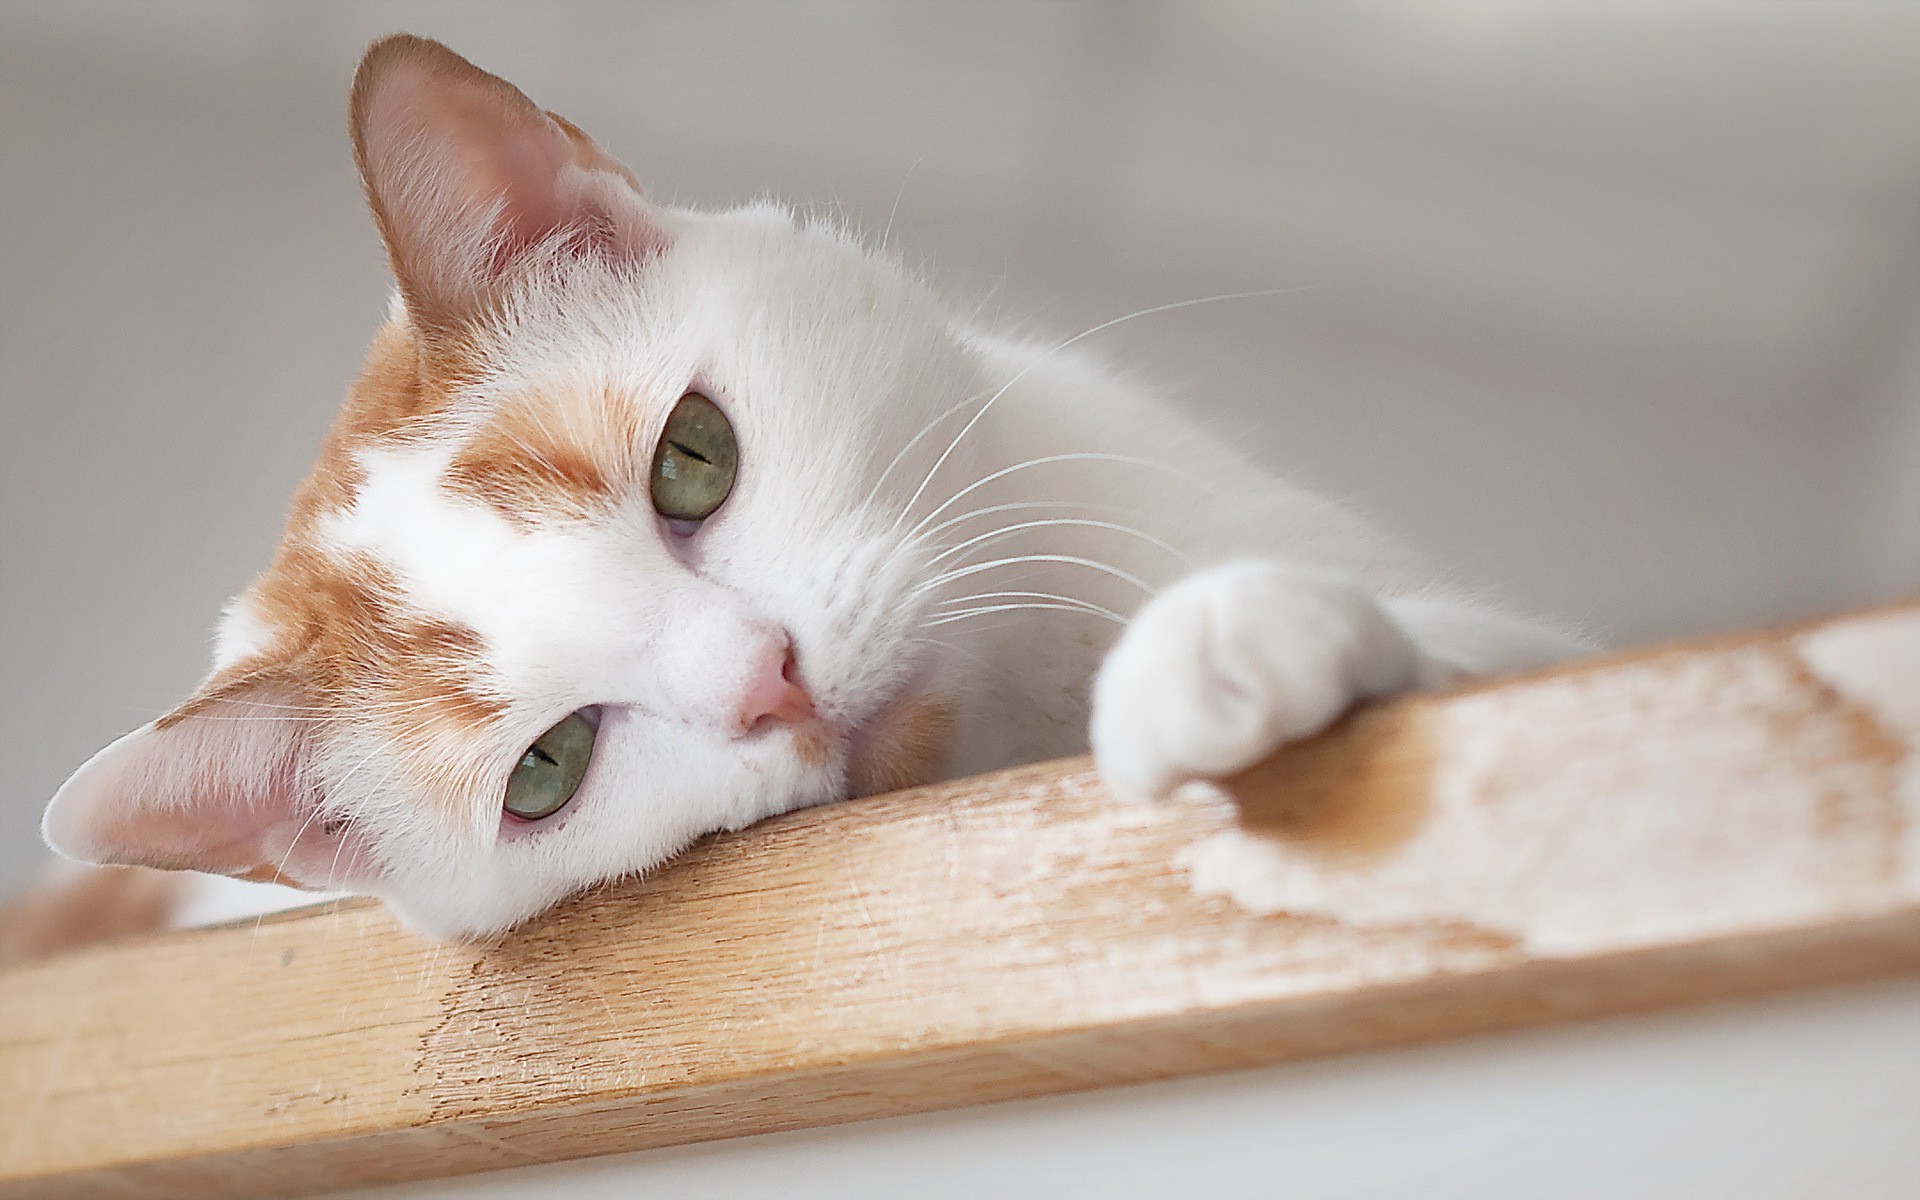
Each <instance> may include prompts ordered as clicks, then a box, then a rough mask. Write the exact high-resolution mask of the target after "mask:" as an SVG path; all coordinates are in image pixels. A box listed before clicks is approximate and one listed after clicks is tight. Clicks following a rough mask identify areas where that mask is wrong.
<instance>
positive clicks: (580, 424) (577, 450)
mask: <svg viewBox="0 0 1920 1200" xmlns="http://www.w3.org/2000/svg"><path fill="white" fill-rule="evenodd" d="M645 432H646V431H645V429H644V427H643V416H642V413H641V412H640V408H639V406H638V405H637V404H635V403H633V402H631V401H629V400H626V399H623V398H621V397H618V396H610V395H601V394H594V393H589V392H581V393H549V394H541V395H535V396H533V397H530V398H527V399H525V400H522V401H518V402H516V403H513V404H510V405H508V406H506V407H505V408H503V409H502V410H501V411H500V412H499V413H497V414H495V416H494V417H493V419H492V420H491V421H489V422H488V424H487V426H486V428H484V429H482V430H481V431H480V432H479V433H478V434H477V435H475V436H474V438H473V439H472V440H471V441H469V442H468V443H467V444H466V445H465V446H464V447H463V448H462V449H461V451H460V453H459V455H458V456H457V457H456V458H455V459H454V460H453V463H452V465H451V466H449V467H448V469H447V475H446V486H447V488H448V489H449V490H451V491H453V492H454V493H456V494H459V495H465V496H469V497H471V498H473V499H476V500H479V501H481V502H482V503H485V504H487V505H489V506H491V507H492V508H493V509H494V510H495V511H496V512H498V513H499V514H500V515H501V516H503V517H506V518H507V519H508V520H510V521H514V522H516V523H525V522H527V521H529V520H532V519H535V518H538V517H540V516H556V517H571V518H586V517H590V516H593V515H596V514H598V513H603V512H605V511H607V509H609V508H610V507H611V506H612V505H613V504H614V503H616V502H617V501H618V500H619V499H620V498H621V497H622V496H623V495H625V494H627V493H628V492H630V491H633V490H636V489H638V488H641V487H644V486H645V484H646V479H647V471H648V469H649V466H650V463H649V462H648V460H647V458H646V457H645V456H644V455H643V454H642V452H641V439H642V438H643V437H644V435H645Z"/></svg>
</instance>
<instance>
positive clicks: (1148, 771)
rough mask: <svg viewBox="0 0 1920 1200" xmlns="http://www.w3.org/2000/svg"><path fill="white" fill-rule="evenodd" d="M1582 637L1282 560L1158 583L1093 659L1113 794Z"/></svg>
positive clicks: (1160, 790)
mask: <svg viewBox="0 0 1920 1200" xmlns="http://www.w3.org/2000/svg"><path fill="white" fill-rule="evenodd" d="M1580 648H1581V647H1580V644H1579V642H1578V641H1577V640H1576V639H1574V638H1571V637H1569V636H1566V635H1563V634H1560V633H1558V632H1556V631H1553V630H1549V629H1545V628H1543V627H1540V626H1536V625H1533V624H1530V623H1527V622H1524V621H1521V620H1518V619H1515V618H1512V617H1508V616H1506V615H1504V614H1501V613H1498V612H1495V611H1492V610H1489V609H1487V608H1484V607H1481V606H1477V605H1474V604H1472V603H1470V602H1465V601H1460V600H1454V599H1442V598H1428V597H1386V598H1382V597H1378V596H1375V595H1374V594H1372V593H1371V592H1369V591H1368V590H1366V589H1365V588H1363V587H1362V586H1361V585H1360V584H1359V583H1357V582H1356V581H1354V580H1353V579H1351V578H1350V577H1348V576H1345V575H1341V574H1338V573H1335V572H1329V571H1323V570H1318V569H1314V568H1307V567H1299V566H1292V565H1287V564H1284V563H1276V562H1236V563H1229V564H1226V565H1223V566H1218V567H1213V568H1210V569H1208V570H1204V571H1201V572H1198V573H1196V574H1194V575H1191V576H1189V577H1187V578H1186V579H1184V580H1182V581H1180V582H1179V583H1177V584H1175V585H1174V586H1173V587H1171V588H1169V589H1168V590H1166V591H1165V592H1162V593H1160V594H1159V595H1158V596H1156V597H1154V598H1153V599H1152V600H1151V601H1149V602H1148V603H1147V604H1146V606H1145V607H1143V608H1142V609H1141V610H1140V612H1139V614H1138V615H1137V616H1135V617H1134V619H1133V621H1132V622H1131V623H1130V624H1129V625H1128V626H1127V629H1126V631H1125V632H1124V633H1123V634H1122V635H1121V637H1120V641H1119V643H1118V644H1117V645H1116V646H1115V647H1114V648H1113V650H1112V651H1111V652H1110V653H1109V654H1108V656H1107V658H1106V661H1105V662H1104V663H1103V664H1102V666H1101V668H1100V672H1099V675H1098V677H1097V679H1096V681H1095V684H1094V691H1093V721H1092V730H1091V740H1092V744H1093V754H1094V759H1095V761H1096V763H1097V764H1098V766H1099V769H1100V773H1101V775H1102V776H1103V777H1104V778H1105V779H1106V781H1107V783H1108V784H1109V785H1110V786H1112V787H1113V788H1115V789H1116V790H1118V791H1120V792H1123V793H1127V794H1131V795H1136V796H1160V795H1163V794H1165V793H1166V792H1168V791H1170V790H1171V789H1172V788H1174V787H1175V786H1177V785H1179V784H1181V783H1183V782H1186V781H1187V780H1190V779H1210V778H1219V777H1221V776H1225V775H1230V774H1232V773H1233V772H1235V771H1238V770H1241V769H1243V768H1245V767H1249V766H1251V765H1253V764H1254V763H1256V762H1258V761H1259V760H1261V759H1262V758H1265V757H1266V756H1267V755H1269V754H1271V753H1272V752H1273V751H1275V750H1277V749H1279V748H1280V747H1281V746H1284V745H1286V744H1287V743H1289V742H1294V741H1298V740H1299V739H1301V738H1305V737H1309V736H1311V735H1313V734H1315V733H1318V732H1320V731H1321V730H1322V729H1325V728H1326V727H1327V726H1328V725H1330V724H1332V723H1333V721H1334V720H1335V719H1336V718H1338V717H1339V716H1340V715H1341V714H1342V713H1344V712H1345V711H1346V710H1347V709H1348V708H1349V707H1351V706H1352V705H1353V704H1354V703H1355V702H1356V701H1358V700H1362V699H1366V698H1367V697H1371V696H1384V695H1391V694H1394V693H1397V692H1404V691H1412V690H1418V689H1423V688H1431V687H1438V686H1442V685H1444V684H1447V683H1450V682H1454V681H1456V680H1459V679H1463V678H1468V677H1471V676H1474V675H1481V674H1491V673H1498V672H1502V671H1510V670H1518V669H1522V668H1525V667H1529V666H1538V665H1543V664H1546V663H1549V662H1553V661H1556V660H1557V659H1560V658H1563V657H1566V656H1567V655H1569V654H1572V653H1575V652H1577V651H1578V650H1579V649H1580Z"/></svg>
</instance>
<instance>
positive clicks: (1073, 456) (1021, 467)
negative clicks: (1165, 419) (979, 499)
mask: <svg viewBox="0 0 1920 1200" xmlns="http://www.w3.org/2000/svg"><path fill="white" fill-rule="evenodd" d="M1061 462H1113V463H1124V464H1126V465H1128V466H1134V467H1147V468H1150V469H1152V470H1156V471H1165V472H1167V473H1169V474H1171V475H1178V476H1181V477H1183V478H1194V476H1193V475H1192V474H1191V473H1190V472H1188V471H1185V470H1183V469H1181V468H1179V467H1176V466H1173V465H1172V464H1171V463H1162V462H1155V461H1154V460H1152V459H1150V458H1136V457H1134V456H1133V455H1131V454H1108V453H1105V452H1104V451H1092V450H1082V451H1075V452H1073V453H1070V454H1047V455H1042V456H1041V457H1039V458H1029V459H1027V460H1025V461H1023V462H1017V463H1014V464H1013V465H1012V466H1010V467H1001V468H1000V469H999V470H998V471H995V472H993V473H992V474H990V475H988V476H986V477H985V478H982V479H977V480H975V481H974V482H973V483H970V484H968V485H967V486H966V487H963V488H961V489H960V490H959V491H957V492H955V493H954V494H953V495H951V496H949V497H948V498H947V500H946V502H945V503H944V504H942V505H941V506H940V507H939V508H936V509H934V510H933V511H932V512H930V513H928V514H927V515H926V516H925V517H924V518H922V519H921V521H920V523H919V524H918V525H915V526H914V527H913V528H912V529H910V530H908V531H907V537H908V539H909V540H913V539H916V538H918V537H919V535H920V531H921V530H922V529H924V528H925V527H926V524H927V522H928V521H931V520H933V519H934V518H935V517H937V516H939V515H940V514H941V513H943V512H945V511H947V509H949V508H951V507H953V506H954V505H955V504H956V503H958V502H959V501H960V500H962V499H964V498H965V497H967V496H968V495H971V494H972V493H973V492H976V491H978V490H980V489H981V488H983V487H985V486H987V485H988V484H990V483H992V482H993V481H994V480H996V479H999V478H1002V477H1003V476H1007V475H1011V474H1013V473H1014V472H1015V471H1025V470H1028V469H1030V468H1032V467H1044V466H1047V465H1049V464H1051V463H1061Z"/></svg>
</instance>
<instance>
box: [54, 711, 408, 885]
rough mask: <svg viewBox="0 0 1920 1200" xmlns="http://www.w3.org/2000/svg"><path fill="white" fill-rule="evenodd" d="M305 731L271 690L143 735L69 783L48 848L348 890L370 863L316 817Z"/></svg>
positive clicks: (345, 833) (98, 858)
mask: <svg viewBox="0 0 1920 1200" xmlns="http://www.w3.org/2000/svg"><path fill="white" fill-rule="evenodd" d="M310 733H311V722H310V720H309V719H308V718H307V717H305V716H304V715H300V710H299V709H298V707H297V706H296V704H295V702H294V701H293V700H292V699H291V694H290V693H286V692H283V691H282V690H281V689H278V688H271V687H268V686H265V685H261V686H257V687H254V688H250V689H248V690H247V691H246V692H245V693H244V694H242V695H240V696H236V697H226V698H222V699H218V700H214V701H212V702H210V703H207V704H205V705H204V706H203V707H201V708H199V709H198V710H196V711H194V712H193V713H192V714H191V715H189V716H185V717H182V718H179V719H178V720H176V721H173V722H171V723H162V722H155V723H154V724H150V725H146V726H143V727H142V728H140V729H137V730H135V731H134V732H132V733H130V734H128V735H127V736H125V737H123V738H121V739H120V740H119V741H117V742H115V743H113V744H112V745H111V746H108V747H107V748H106V749H104V750H102V751H100V753H98V754H96V755H94V756H93V757H92V758H91V759H89V760H87V762H86V763H85V765H83V766H82V767H81V768H80V769H79V770H78V771H76V772H74V774H73V777H72V778H71V779H69V780H67V782H66V784H65V786H63V787H62V788H61V789H60V791H59V792H58V793H57V794H56V795H55V796H54V798H53V801H52V803H51V804H49V805H48V806H47V814H46V818H45V820H44V822H43V826H42V828H43V830H44V832H45V834H46V838H47V842H48V844H49V845H51V846H52V847H53V848H54V849H55V850H57V851H59V852H60V853H62V854H65V855H67V856H68V857H69V858H77V859H80V860H82V861H84V862H95V863H124V864H128V865H132V866H148V867H159V868H163V869H168V870H192V871H208V872H212V873H214V874H219V875H240V876H245V877H248V878H255V879H269V878H277V879H278V880H279V881H280V882H288V883H294V884H298V885H304V886H308V887H319V888H329V887H339V886H343V885H345V884H346V883H348V882H350V881H352V880H353V879H355V878H357V877H363V876H364V875H365V873H366V872H367V870H368V867H369V863H370V857H369V856H368V854H367V853H366V846H365V844H364V840H363V839H362V838H361V836H360V835H359V834H358V832H357V831H355V830H354V829H353V828H352V827H351V826H350V825H345V824H341V823H339V822H334V821H330V820H328V819H326V817H325V816H324V815H323V814H322V812H321V809H320V799H319V794H318V790H317V788H316V787H315V785H314V783H313V780H312V777H311V771H310V756H309V749H308V740H309V736H310Z"/></svg>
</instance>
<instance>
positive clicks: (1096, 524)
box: [928, 517, 1193, 568]
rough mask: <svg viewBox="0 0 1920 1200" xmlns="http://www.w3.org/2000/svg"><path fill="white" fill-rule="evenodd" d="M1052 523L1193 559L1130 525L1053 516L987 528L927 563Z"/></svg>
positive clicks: (1186, 560)
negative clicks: (1117, 536) (1131, 539)
mask: <svg viewBox="0 0 1920 1200" xmlns="http://www.w3.org/2000/svg"><path fill="white" fill-rule="evenodd" d="M1054 525H1078V526H1082V527H1085V528H1090V529H1110V530H1113V531H1114V532H1115V533H1125V534H1131V535H1132V536H1134V537H1137V538H1139V539H1140V540H1141V541H1143V542H1146V543H1147V544H1148V545H1151V546H1155V547H1158V548H1159V549H1161V550H1165V551H1166V552H1167V553H1168V554H1171V555H1173V556H1174V557H1175V558H1177V559H1179V560H1180V562H1181V563H1182V564H1183V565H1185V566H1187V567H1188V568H1191V567H1192V566H1193V560H1192V559H1191V558H1188V557H1187V556H1186V555H1185V554H1184V553H1182V552H1181V551H1179V550H1176V549H1174V548H1173V547H1172V546H1170V545H1168V544H1167V543H1166V542H1164V541H1162V540H1160V539H1159V538H1157V537H1154V536H1153V535H1152V534H1150V533H1146V532H1144V531H1142V530H1139V529H1135V528H1133V527H1132V526H1131V525H1120V524H1117V523H1115V522H1113V521H1094V520H1089V519H1086V518H1082V517H1053V518H1049V519H1048V520H1045V521H1021V522H1019V523H1018V524H1015V525H1006V526H1002V527H1001V528H999V529H994V530H989V531H988V532H986V533H982V534H978V535H976V536H974V537H970V538H968V539H967V540H966V541H964V542H961V543H960V544H959V545H957V546H952V547H949V548H948V549H946V550H942V551H941V552H940V553H938V554H936V555H934V556H933V557H932V558H931V559H929V560H928V565H929V566H931V565H933V564H934V563H938V562H940V561H941V560H942V559H945V558H951V557H952V556H954V555H955V554H959V553H961V552H962V551H964V550H966V549H968V548H969V547H971V546H976V545H978V544H980V543H981V542H986V541H991V540H992V539H994V538H997V537H1004V536H1005V535H1007V534H1009V533H1018V532H1019V531H1020V530H1022V529H1044V528H1047V527H1049V526H1054Z"/></svg>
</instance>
